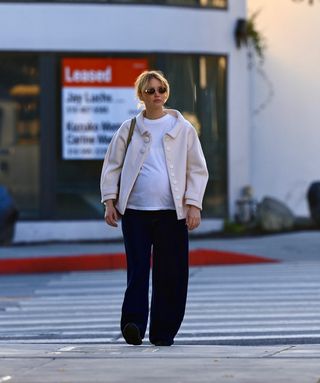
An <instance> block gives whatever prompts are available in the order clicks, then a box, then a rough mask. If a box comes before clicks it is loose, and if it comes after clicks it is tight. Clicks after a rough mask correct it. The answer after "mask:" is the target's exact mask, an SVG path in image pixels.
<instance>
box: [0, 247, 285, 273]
mask: <svg viewBox="0 0 320 383" xmlns="http://www.w3.org/2000/svg"><path fill="white" fill-rule="evenodd" d="M274 262H278V261H277V260H275V259H271V258H264V257H260V256H254V255H248V254H241V253H234V252H227V251H221V250H208V249H195V250H191V251H190V253H189V264H190V266H209V265H211V266H214V265H216V266H219V265H220V266H221V265H239V264H250V263H274ZM117 269H126V258H125V254H123V253H113V254H82V255H68V256H54V257H43V258H41V257H37V258H19V259H1V260H0V274H19V273H54V272H68V271H94V270H117Z"/></svg>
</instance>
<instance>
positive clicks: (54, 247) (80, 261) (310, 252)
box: [0, 231, 320, 274]
mask: <svg viewBox="0 0 320 383" xmlns="http://www.w3.org/2000/svg"><path fill="white" fill-rule="evenodd" d="M319 249H320V232H317V231H309V232H295V233H290V234H279V235H267V236H257V237H245V238H237V239H212V238H207V239H192V240H191V241H190V266H201V265H228V264H229V265H230V264H245V263H264V262H277V261H280V262H281V261H286V262H288V261H317V260H320V250H319ZM125 267H126V262H125V255H124V246H123V243H122V242H118V243H110V242H109V243H108V242H105V243H102V242H95V243H88V242H87V243H65V242H63V243H45V244H33V245H30V244H28V245H15V246H9V247H1V248H0V273H2V274H5V273H19V272H58V271H73V270H107V269H123V268H125Z"/></svg>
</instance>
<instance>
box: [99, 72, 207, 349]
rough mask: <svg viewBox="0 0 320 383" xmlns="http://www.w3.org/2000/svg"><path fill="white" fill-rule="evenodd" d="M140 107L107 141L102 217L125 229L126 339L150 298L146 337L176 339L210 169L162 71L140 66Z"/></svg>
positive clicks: (143, 318) (142, 326)
mask: <svg viewBox="0 0 320 383" xmlns="http://www.w3.org/2000/svg"><path fill="white" fill-rule="evenodd" d="M135 89H136V95H137V97H138V99H139V100H140V102H141V104H142V105H143V110H142V111H141V113H139V114H138V115H137V116H136V118H135V119H134V120H127V121H125V122H124V123H123V124H122V125H121V127H120V128H119V129H118V131H117V132H116V133H115V134H114V136H113V138H112V141H111V143H110V145H109V147H108V150H107V153H106V156H105V160H104V164H103V168H102V174H101V196H102V202H103V203H104V204H105V207H106V210H105V221H106V223H107V224H108V225H111V226H117V221H118V219H119V217H120V216H122V232H123V238H124V244H125V250H126V258H127V289H126V292H125V296H124V301H123V305H122V315H121V331H122V334H123V337H124V339H125V340H126V342H127V343H128V344H134V345H139V344H141V343H142V339H143V338H144V335H145V332H146V327H147V322H148V314H149V293H148V292H149V273H150V263H151V255H152V298H151V310H150V326H149V340H150V342H151V343H153V344H154V345H156V346H170V345H172V344H173V342H174V337H175V336H176V334H177V332H178V330H179V328H180V325H181V322H182V320H183V317H184V312H185V305H186V298H187V287H188V230H193V229H195V228H196V227H198V226H199V224H200V220H201V216H200V211H201V209H202V199H203V195H204V192H205V187H206V184H207V181H208V171H207V167H206V163H205V158H204V155H203V152H202V149H201V146H200V142H199V139H198V136H197V133H196V131H195V129H194V128H193V126H192V125H191V124H190V123H189V122H188V121H187V120H185V119H184V117H183V116H182V115H181V113H179V112H178V111H176V110H173V109H165V107H164V105H165V103H166V101H167V99H168V98H169V95H170V87H169V83H168V81H167V79H166V78H165V77H164V76H163V74H162V73H161V72H158V71H146V72H143V73H142V74H141V75H140V76H139V77H138V78H137V80H136V83H135Z"/></svg>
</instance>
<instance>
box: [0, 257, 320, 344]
mask: <svg viewBox="0 0 320 383" xmlns="http://www.w3.org/2000/svg"><path fill="white" fill-rule="evenodd" d="M319 271H320V267H319V264H317V263H299V264H293V263H292V264H286V265H284V264H272V265H270V264H266V265H263V266H261V265H260V266H257V265H246V266H244V265H242V266H227V267H219V268H217V267H215V268H212V267H208V268H193V269H191V270H190V285H189V293H188V301H187V309H186V314H185V319H184V322H183V324H182V326H181V329H180V331H179V333H178V335H177V337H176V344H187V343H190V344H194V343H196V344H265V343H268V342H269V343H270V342H271V343H281V342H283V343H288V342H295V343H299V342H309V343H312V342H316V341H318V342H319V341H320V305H319V298H320V280H319V277H318V275H319ZM125 283H126V276H125V272H123V271H116V272H112V271H110V272H98V273H94V272H84V273H83V272H79V273H77V272H74V273H69V274H67V273H66V274H51V275H50V274H48V275H41V276H38V277H37V276H23V275H22V276H17V277H15V278H12V279H10V278H9V277H5V278H0V289H1V296H0V343H8V344H9V343H65V344H68V343H70V344H76V343H117V344H118V343H119V344H122V343H124V339H123V338H122V336H121V332H120V328H119V322H120V312H121V305H122V299H123V293H124V291H125ZM147 338H148V331H147V333H146V339H147Z"/></svg>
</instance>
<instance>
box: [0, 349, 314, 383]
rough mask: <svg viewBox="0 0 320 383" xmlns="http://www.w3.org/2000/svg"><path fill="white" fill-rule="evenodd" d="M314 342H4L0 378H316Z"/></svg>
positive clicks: (302, 381) (62, 382)
mask: <svg viewBox="0 0 320 383" xmlns="http://www.w3.org/2000/svg"><path fill="white" fill-rule="evenodd" d="M319 358H320V345H298V346H295V345H292V346H254V347H246V346H238V347H234V346H172V347H162V348H158V347H154V346H117V345H78V346H70V345H30V344H29V345H23V344H19V345H7V346H1V348H0V364H1V371H0V382H5V381H9V382H10V381H12V382H16V383H43V382H44V381H45V382H46V383H51V382H52V383H56V382H59V383H67V382H68V383H82V382H85V383H115V382H119V383H125V382H130V383H144V382H145V383H150V382H166V383H195V382H199V383H212V382H217V383H222V382H226V383H231V382H236V383H270V382H275V383H288V382H290V383H318V382H319V379H320V364H319Z"/></svg>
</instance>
